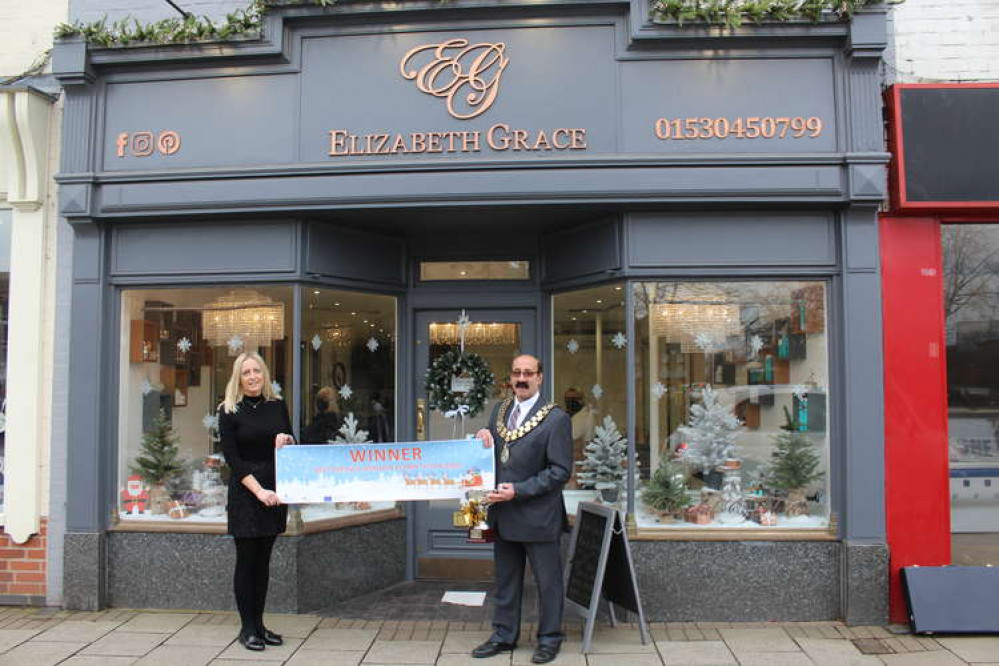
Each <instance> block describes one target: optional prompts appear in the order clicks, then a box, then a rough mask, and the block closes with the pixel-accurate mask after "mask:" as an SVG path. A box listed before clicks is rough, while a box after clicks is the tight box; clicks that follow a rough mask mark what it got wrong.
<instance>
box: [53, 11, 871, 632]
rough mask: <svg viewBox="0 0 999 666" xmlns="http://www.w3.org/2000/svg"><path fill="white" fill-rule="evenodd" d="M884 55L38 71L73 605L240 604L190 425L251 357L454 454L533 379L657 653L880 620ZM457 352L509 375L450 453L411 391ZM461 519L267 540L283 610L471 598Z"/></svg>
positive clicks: (723, 37) (320, 406)
mask: <svg viewBox="0 0 999 666" xmlns="http://www.w3.org/2000/svg"><path fill="white" fill-rule="evenodd" d="M883 46H884V12H883V9H874V10H870V11H866V12H863V13H860V14H858V15H857V16H855V17H854V20H853V21H852V22H839V21H832V20H828V21H825V22H821V23H819V24H816V25H812V24H805V23H801V24H792V25H786V26H781V27H780V28H779V29H777V28H774V27H772V26H771V27H766V26H753V27H747V28H743V29H740V30H736V31H732V32H730V33H729V32H726V33H724V34H714V33H709V32H707V31H703V30H695V29H691V28H687V27H681V26H676V25H658V24H653V23H651V22H650V21H649V20H648V7H647V6H646V5H645V4H643V3H638V2H636V3H631V4H629V3H604V4H600V5H593V4H589V3H570V4H565V3H558V4H551V5H549V4H545V3H542V4H537V3H534V4H531V5H529V6H510V5H506V4H504V5H499V4H497V5H495V6H476V7H472V6H468V7H466V6H464V5H461V4H460V3H458V4H455V5H453V6H450V5H449V6H444V7H438V6H434V7H433V8H422V9H416V8H409V9H407V10H405V11H403V10H400V9H384V10H374V9H372V8H371V7H367V6H365V7H364V8H361V7H355V6H351V5H349V4H348V5H343V6H338V7H336V8H334V9H321V8H316V7H286V8H276V9H274V10H273V11H272V12H271V13H269V14H268V15H267V17H266V20H265V29H264V38H262V39H260V40H252V41H245V42H236V43H230V44H225V45H224V46H218V45H215V46H183V47H178V46H172V47H140V48H124V49H98V48H94V47H87V45H86V44H84V43H83V42H76V41H66V42H63V43H61V44H60V45H59V46H58V47H57V51H56V61H55V63H56V67H55V68H56V70H57V75H58V76H59V77H60V80H61V81H62V83H63V85H64V86H65V89H66V98H67V104H66V125H65V127H66V131H65V134H64V148H63V153H64V162H63V170H62V174H61V175H60V178H59V181H60V193H61V194H60V199H61V214H62V215H63V216H65V218H66V219H68V220H69V221H70V222H71V223H72V225H73V228H74V232H75V240H74V263H73V286H72V302H73V310H72V317H73V325H72V330H73V333H72V341H71V369H70V374H71V384H72V385H74V386H94V387H95V390H93V391H89V390H88V391H87V392H86V393H80V394H78V395H75V396H74V397H73V400H72V401H71V408H70V416H69V419H70V423H72V424H74V428H73V432H72V434H71V441H70V443H69V447H68V448H69V460H68V469H69V470H70V471H69V475H68V479H67V482H68V488H69V491H68V496H69V497H71V498H73V499H72V501H71V503H70V506H69V508H68V529H67V535H66V579H65V597H66V600H67V605H70V606H74V607H83V608H96V607H101V606H104V605H117V606H144V607H184V608H224V607H228V606H229V605H230V604H231V603H232V602H231V594H230V592H229V590H228V586H229V583H228V572H229V571H230V568H231V566H232V560H231V558H232V545H231V543H230V541H229V540H228V539H227V538H226V537H225V536H224V534H225V517H224V503H225V500H224V491H223V483H224V478H225V475H226V474H227V470H226V468H225V465H224V460H223V459H222V458H221V456H220V455H219V451H218V433H217V429H216V422H215V420H214V418H213V415H214V412H215V406H216V405H217V404H218V402H219V401H220V399H221V393H222V391H223V390H224V385H225V382H226V380H227V378H228V376H229V373H230V372H231V365H232V361H233V359H234V358H235V356H236V354H238V353H239V352H240V351H242V350H246V349H255V350H259V351H260V352H261V354H262V355H263V356H264V358H265V359H266V360H267V362H268V364H269V366H270V368H271V373H272V379H273V381H274V389H275V391H277V392H279V393H280V394H281V395H282V396H283V398H284V400H285V401H286V402H287V404H288V406H289V408H290V413H291V417H292V421H293V425H294V428H295V430H296V432H297V433H298V434H299V439H300V440H301V441H303V442H316V443H319V442H327V441H332V442H334V445H335V442H336V441H345V440H346V441H372V442H384V441H414V440H433V439H454V438H456V437H460V436H462V435H464V434H467V433H472V432H474V431H475V429H477V427H479V426H480V425H481V424H483V423H484V422H485V419H486V418H487V415H488V413H489V409H490V407H491V406H492V405H493V404H495V402H496V401H497V400H499V399H500V398H501V397H502V396H503V382H504V378H505V376H506V374H507V372H508V368H509V362H510V360H511V359H512V357H513V356H514V355H515V354H517V353H532V354H535V355H537V356H538V357H539V358H540V359H541V360H542V361H543V363H544V381H543V384H542V391H543V393H544V394H545V396H546V398H547V399H550V400H551V401H553V402H555V403H556V404H558V405H560V406H561V407H563V408H564V409H566V410H567V411H568V412H569V413H570V414H571V415H572V422H573V438H574V445H575V449H576V459H577V461H578V462H579V470H580V471H586V470H591V469H593V467H592V466H590V463H592V462H593V461H594V459H595V457H599V456H603V455H606V456H610V457H612V458H613V457H615V456H619V457H620V460H621V461H622V462H621V463H620V464H617V465H614V466H613V467H614V470H613V472H612V473H611V474H610V476H609V477H608V478H606V479H604V478H601V479H600V481H601V483H600V485H601V486H610V487H609V488H603V487H601V488H597V487H594V485H595V484H594V482H593V481H592V479H591V478H590V477H587V476H585V475H582V476H581V475H577V476H576V478H574V479H573V480H572V481H571V482H570V484H569V487H568V490H567V492H566V497H567V503H568V504H569V510H570V512H572V510H573V508H574V506H575V504H577V503H578V502H580V501H587V500H596V499H598V498H599V499H600V500H601V501H605V502H608V503H614V504H615V505H616V506H618V507H619V508H620V509H621V510H622V511H624V512H626V514H627V524H628V526H629V530H630V534H631V540H632V549H633V552H634V555H635V561H636V569H637V574H638V579H639V586H640V591H641V594H642V595H643V600H644V603H645V607H646V615H647V616H648V617H649V618H651V619H662V620H719V621H720V620H761V619H766V620H822V619H831V618H844V619H846V620H847V621H850V622H880V621H882V620H883V619H884V618H885V617H886V614H887V574H888V564H887V548H886V542H885V518H884V493H883V485H884V448H883V431H884V426H883V421H882V416H881V410H880V407H879V406H880V404H881V401H882V390H881V387H882V381H881V370H880V368H881V362H882V358H881V342H880V341H881V325H880V321H881V319H880V317H881V315H880V303H881V301H880V295H879V293H880V292H879V275H878V261H877V259H878V245H877V209H878V206H879V203H880V201H881V199H882V198H883V196H884V185H883V183H882V182H881V181H882V173H883V168H884V164H885V162H886V161H887V156H886V155H885V154H883V153H882V152H881V151H882V148H881V125H880V120H879V113H880V111H879V103H878V100H879V98H878V84H879V81H878V76H877V63H878V59H879V57H880V52H881V49H882V48H883ZM463 314H464V316H465V317H466V318H467V320H468V322H469V323H468V325H467V326H461V325H459V321H460V318H461V317H462V315H463ZM462 321H464V320H462ZM462 332H463V333H464V337H465V340H464V342H465V345H466V349H468V350H469V351H472V352H474V353H476V354H477V355H478V356H479V357H480V358H481V359H483V361H484V363H485V366H486V367H488V369H489V371H491V372H492V373H493V374H494V375H495V376H496V377H497V391H496V392H493V393H490V394H489V395H488V396H487V398H486V400H485V405H484V406H483V407H484V408H483V409H482V411H479V412H478V413H475V414H470V415H469V416H468V417H467V418H464V419H461V418H454V415H453V414H452V415H450V417H449V416H448V415H445V414H443V413H441V412H440V411H438V410H435V409H433V408H432V407H433V405H432V404H431V403H430V402H428V394H427V373H428V369H429V368H431V367H432V366H433V365H434V363H435V361H437V360H438V359H440V358H442V355H444V354H446V353H448V352H449V350H452V349H453V348H454V347H455V346H456V345H458V344H459V340H460V338H461V336H462ZM473 379H474V377H473ZM164 452H166V453H164ZM151 455H153V456H155V455H167V456H170V457H171V459H172V460H173V461H175V462H176V464H175V465H173V468H172V469H171V470H170V471H166V472H164V470H163V465H150V464H148V461H149V458H150V456H151ZM426 481H427V483H448V482H451V481H452V480H449V479H446V478H443V477H442V478H440V479H429V480H426ZM608 491H609V492H608ZM615 491H616V492H615ZM454 509H455V504H454V503H449V502H412V503H405V504H403V503H398V504H395V503H385V502H382V503H379V502H343V503H332V502H331V503H328V504H321V505H320V504H315V505H303V506H298V507H293V509H292V511H291V514H290V519H289V529H288V532H287V534H286V535H285V536H283V537H282V538H280V539H279V540H278V544H277V547H276V551H275V561H274V565H273V566H274V567H275V575H274V577H273V580H274V589H273V592H272V596H271V602H272V608H273V609H274V610H279V611H303V612H304V611H314V610H317V609H321V608H322V607H324V606H327V605H329V604H331V603H333V602H335V601H337V600H342V599H346V598H349V597H352V596H356V595H358V594H361V593H364V592H367V591H371V590H374V589H379V588H382V587H387V586H389V585H391V584H393V583H395V582H398V581H401V580H405V579H411V578H441V577H446V578H452V577H454V578H459V577H488V575H489V573H490V566H491V552H490V550H489V547H488V545H481V544H470V543H468V541H467V539H466V538H465V534H464V532H462V531H460V530H457V529H455V528H454V527H452V526H451V523H450V516H451V512H452V511H453V510H454Z"/></svg>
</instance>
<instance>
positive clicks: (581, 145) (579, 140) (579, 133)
mask: <svg viewBox="0 0 999 666" xmlns="http://www.w3.org/2000/svg"><path fill="white" fill-rule="evenodd" d="M569 134H570V135H572V143H571V144H570V145H569V147H570V148H571V149H572V150H586V130H585V129H579V128H574V129H570V130H569Z"/></svg>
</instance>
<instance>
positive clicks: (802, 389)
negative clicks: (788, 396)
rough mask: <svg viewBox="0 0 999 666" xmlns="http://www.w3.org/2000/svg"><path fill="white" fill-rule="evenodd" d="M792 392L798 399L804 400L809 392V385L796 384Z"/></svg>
mask: <svg viewBox="0 0 999 666" xmlns="http://www.w3.org/2000/svg"><path fill="white" fill-rule="evenodd" d="M791 392H792V393H794V397H795V398H797V399H798V400H804V399H805V394H806V393H808V387H807V386H805V385H804V384H796V385H795V386H793V387H791Z"/></svg>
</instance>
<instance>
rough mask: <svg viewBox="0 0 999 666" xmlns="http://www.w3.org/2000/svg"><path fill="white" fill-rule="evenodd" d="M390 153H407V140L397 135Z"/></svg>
mask: <svg viewBox="0 0 999 666" xmlns="http://www.w3.org/2000/svg"><path fill="white" fill-rule="evenodd" d="M389 152H390V153H392V154H393V155H395V154H396V153H405V152H406V140H405V139H404V138H402V135H401V134H396V135H395V141H394V142H393V143H392V149H391V150H390V151H389Z"/></svg>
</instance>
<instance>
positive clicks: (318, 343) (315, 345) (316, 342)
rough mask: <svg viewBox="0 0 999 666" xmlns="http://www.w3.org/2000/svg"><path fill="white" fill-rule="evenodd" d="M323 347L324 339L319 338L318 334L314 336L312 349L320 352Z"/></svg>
mask: <svg viewBox="0 0 999 666" xmlns="http://www.w3.org/2000/svg"><path fill="white" fill-rule="evenodd" d="M322 346H323V339H322V338H321V337H319V334H318V333H316V334H315V335H313V336H312V348H313V349H315V350H316V351H319V348H320V347H322Z"/></svg>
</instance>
